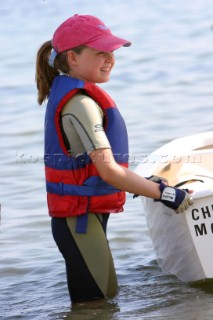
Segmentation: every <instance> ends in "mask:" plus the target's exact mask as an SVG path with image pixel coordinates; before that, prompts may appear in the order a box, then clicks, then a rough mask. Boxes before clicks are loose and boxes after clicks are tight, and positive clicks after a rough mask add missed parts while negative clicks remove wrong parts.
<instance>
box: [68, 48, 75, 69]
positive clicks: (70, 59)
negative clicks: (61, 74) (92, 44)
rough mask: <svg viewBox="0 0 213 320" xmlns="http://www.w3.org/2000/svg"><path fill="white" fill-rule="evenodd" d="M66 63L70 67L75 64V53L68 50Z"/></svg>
mask: <svg viewBox="0 0 213 320" xmlns="http://www.w3.org/2000/svg"><path fill="white" fill-rule="evenodd" d="M67 62H68V64H69V65H71V66H72V65H76V64H77V59H76V53H75V52H74V51H72V50H69V51H68V52H67Z"/></svg>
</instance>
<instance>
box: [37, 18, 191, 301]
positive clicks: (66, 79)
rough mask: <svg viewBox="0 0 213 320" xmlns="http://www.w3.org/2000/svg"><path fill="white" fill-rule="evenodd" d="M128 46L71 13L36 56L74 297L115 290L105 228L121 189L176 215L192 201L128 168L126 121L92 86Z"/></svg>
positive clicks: (54, 204) (118, 205)
mask: <svg viewBox="0 0 213 320" xmlns="http://www.w3.org/2000/svg"><path fill="white" fill-rule="evenodd" d="M130 45H131V43H130V42H129V41H127V40H124V39H121V38H118V37H116V36H115V35H113V34H112V33H111V31H110V29H109V28H108V27H107V26H105V25H104V23H103V22H102V21H100V20H99V19H98V18H96V17H94V16H89V15H77V14H75V15H74V16H72V17H71V18H69V19H68V20H66V21H65V22H64V23H62V24H61V25H60V26H59V27H58V29H57V30H56V31H55V33H54V35H53V38H52V41H47V42H45V43H44V44H43V45H42V46H41V48H40V49H39V51H38V53H37V65H36V82H37V88H38V103H39V104H42V103H43V101H45V100H46V99H48V104H47V109H46V117H45V157H44V160H45V175H46V189H47V202H48V209H49V214H50V216H51V217H52V233H53V237H54V239H55V242H56V244H57V246H58V248H59V250H60V252H61V253H62V255H63V257H64V259H65V263H66V273H67V283H68V289H69V294H70V298H71V301H72V302H81V301H89V300H94V299H101V298H104V297H112V296H114V295H115V294H116V291H117V279H116V273H115V269H114V264H113V259H112V256H111V252H110V249H109V246H108V242H107V237H106V227H107V221H108V218H109V215H110V213H117V212H121V211H123V205H124V203H125V191H126V192H130V193H132V194H137V195H143V196H146V197H150V198H153V199H156V200H158V201H162V202H163V203H164V204H165V205H166V206H168V207H170V208H172V209H174V210H176V212H177V213H178V212H182V211H184V210H185V209H186V208H188V206H189V205H190V204H191V203H192V200H191V198H190V196H189V195H188V193H187V192H185V191H183V190H179V189H176V188H172V187H168V186H167V185H166V184H165V183H163V181H161V179H160V178H157V179H156V177H154V179H152V178H151V179H149V178H143V177H141V176H139V175H137V174H135V173H134V172H132V171H130V170H129V169H128V138H127V132H126V127H125V123H124V120H123V118H122V117H121V115H120V113H119V111H118V109H117V107H116V105H115V103H114V101H113V100H112V98H111V97H110V96H109V95H108V94H107V93H106V92H104V91H103V90H102V89H101V88H99V87H98V86H97V85H96V84H95V83H104V82H107V81H109V79H110V73H111V70H112V68H113V66H114V63H115V57H114V53H113V52H114V50H116V49H118V48H120V47H121V46H125V47H128V46H130ZM152 180H154V181H156V182H157V183H156V182H153V181H152Z"/></svg>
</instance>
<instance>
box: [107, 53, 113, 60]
mask: <svg viewBox="0 0 213 320" xmlns="http://www.w3.org/2000/svg"><path fill="white" fill-rule="evenodd" d="M105 59H106V61H112V60H114V53H113V52H106V53H105Z"/></svg>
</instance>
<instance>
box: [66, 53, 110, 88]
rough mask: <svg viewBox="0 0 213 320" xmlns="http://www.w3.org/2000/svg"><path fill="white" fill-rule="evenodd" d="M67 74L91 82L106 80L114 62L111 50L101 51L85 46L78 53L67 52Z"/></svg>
mask: <svg viewBox="0 0 213 320" xmlns="http://www.w3.org/2000/svg"><path fill="white" fill-rule="evenodd" d="M68 64H69V66H70V72H69V75H70V76H72V77H74V78H78V79H81V80H83V81H89V82H93V83H102V82H107V81H109V79H110V72H111V70H112V68H113V66H114V64H115V58H114V54H113V52H101V51H97V50H95V49H92V48H89V47H86V48H84V49H83V50H82V51H81V53H80V54H77V53H75V52H74V51H72V50H70V51H69V52H68Z"/></svg>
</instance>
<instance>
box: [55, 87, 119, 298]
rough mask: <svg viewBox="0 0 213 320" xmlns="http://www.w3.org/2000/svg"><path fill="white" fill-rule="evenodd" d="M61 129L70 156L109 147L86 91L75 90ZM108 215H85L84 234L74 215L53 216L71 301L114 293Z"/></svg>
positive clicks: (99, 112) (98, 112) (100, 116)
mask: <svg viewBox="0 0 213 320" xmlns="http://www.w3.org/2000/svg"><path fill="white" fill-rule="evenodd" d="M61 129H62V132H63V138H64V141H65V144H66V147H67V149H68V150H69V152H70V154H71V155H72V156H76V155H78V154H81V153H84V152H85V151H86V152H87V153H88V154H89V153H90V152H91V151H93V150H95V149H101V148H111V146H110V143H109V141H108V139H107V136H106V134H105V132H104V130H103V111H102V109H101V108H100V107H99V106H98V105H97V104H96V102H95V101H94V100H93V99H91V98H90V97H88V96H87V95H85V94H82V93H80V94H79V93H78V94H76V95H75V96H74V97H72V98H71V100H69V101H68V103H67V104H66V105H65V106H64V108H63V110H62V117H61ZM108 218H109V214H101V213H100V214H94V213H89V215H88V226H87V233H86V234H79V233H76V232H75V227H76V220H77V218H76V217H66V218H57V217H53V218H52V232H53V237H54V239H55V241H56V243H57V246H58V248H59V250H60V252H61V253H62V255H63V257H64V259H65V263H66V272H67V283H68V289H69V293H70V297H71V300H72V302H80V301H87V300H93V299H100V298H104V297H110V296H113V295H115V293H116V291H117V278H116V273H115V269H114V263H113V259H112V255H111V252H110V249H109V246H108V241H107V237H106V228H107V221H108Z"/></svg>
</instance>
